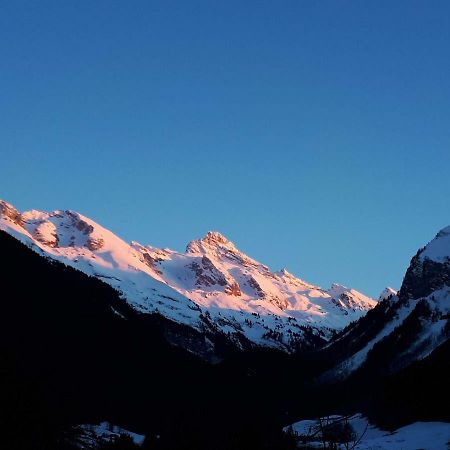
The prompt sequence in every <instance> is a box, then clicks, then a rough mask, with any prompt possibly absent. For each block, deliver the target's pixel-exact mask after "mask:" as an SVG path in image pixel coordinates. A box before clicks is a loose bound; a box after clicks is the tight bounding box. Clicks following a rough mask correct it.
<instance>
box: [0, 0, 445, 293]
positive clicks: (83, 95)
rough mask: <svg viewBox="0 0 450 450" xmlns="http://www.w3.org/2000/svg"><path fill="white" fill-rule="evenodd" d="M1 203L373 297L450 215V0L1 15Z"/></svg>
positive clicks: (173, 5) (92, 8)
mask: <svg viewBox="0 0 450 450" xmlns="http://www.w3.org/2000/svg"><path fill="white" fill-rule="evenodd" d="M0 83H1V95H0V152H1V160H0V164H1V165H0V168H1V170H0V198H4V199H5V200H7V201H9V202H11V203H13V204H15V205H16V206H17V207H18V208H19V209H45V210H53V209H74V210H77V211H79V212H81V213H83V214H85V215H87V216H89V217H91V218H93V219H94V220H97V221H98V222H100V223H101V224H102V225H104V226H106V227H107V228H110V229H111V230H113V231H114V232H116V233H117V234H119V235H120V236H122V237H123V238H125V239H126V240H132V239H133V240H137V241H139V242H141V243H143V244H152V245H155V246H162V247H166V246H167V247H171V248H174V249H177V250H183V249H184V247H185V245H186V243H187V241H189V240H190V239H193V238H196V237H200V236H202V235H203V234H204V233H205V232H206V231H207V230H210V229H212V230H219V231H221V232H222V233H223V234H225V235H226V236H228V237H229V239H231V240H232V241H234V242H235V243H236V245H237V246H238V247H239V248H240V249H242V250H243V251H245V252H247V253H248V254H249V255H251V256H252V257H254V258H256V259H258V260H260V261H262V262H264V263H266V264H267V265H269V266H270V268H271V269H274V270H278V269H279V268H281V267H286V268H287V269H288V270H290V271H291V272H293V273H294V274H296V275H298V276H300V277H302V278H304V279H306V280H308V281H310V282H313V283H318V284H320V285H323V286H324V287H327V286H328V285H329V284H330V283H331V282H334V281H336V282H340V283H342V284H346V285H349V286H353V287H355V288H357V289H359V290H361V291H363V292H365V293H367V294H370V295H373V296H377V295H378V294H379V292H380V291H381V290H382V289H383V288H384V286H385V285H392V286H393V287H399V285H400V282H401V279H402V276H403V273H404V271H405V269H406V267H407V265H408V263H409V260H410V258H411V256H412V255H413V254H414V253H415V252H416V250H417V248H418V247H420V246H422V245H423V244H424V243H426V242H427V241H428V240H429V239H431V238H432V237H433V236H434V235H435V233H436V232H437V231H438V230H439V229H440V228H442V227H444V226H446V225H449V224H450V205H449V200H450V2H448V1H425V0H423V1H414V0H408V1H398V0H397V1H392V0H389V1H374V2H369V1H367V2H363V1H356V0H355V1H345V0H333V1H313V0H311V1H301V0H295V1H273V0H272V1H264V0H262V1H243V0H239V1H224V2H218V1H211V0H208V1H195V0H191V1H185V0H183V1H170V0H164V1H150V0H147V1H137V0H136V1H112V0H107V1H99V0H96V1H83V0H77V1H59V0H58V1H56V0H55V1H45V0H41V1H34V0H33V1H21V0H15V1H11V2H2V5H1V8H0Z"/></svg>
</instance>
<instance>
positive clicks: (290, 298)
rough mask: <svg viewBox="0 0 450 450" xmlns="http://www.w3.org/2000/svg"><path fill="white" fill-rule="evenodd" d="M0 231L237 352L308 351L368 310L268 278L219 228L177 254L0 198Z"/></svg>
mask: <svg viewBox="0 0 450 450" xmlns="http://www.w3.org/2000/svg"><path fill="white" fill-rule="evenodd" d="M0 229H2V230H4V231H6V232H7V233H9V234H11V235H12V236H14V237H16V238H18V239H19V240H20V241H22V242H24V243H25V244H27V245H28V246H30V247H31V248H32V249H33V250H35V251H37V252H38V253H40V254H42V255H45V256H47V257H49V258H52V259H56V260H58V261H61V262H64V263H65V264H67V265H70V266H72V267H74V268H77V269H78V270H81V271H82V272H84V273H86V274H88V275H91V276H95V277H97V278H99V279H101V280H103V281H105V282H106V283H108V284H110V285H111V286H112V287H114V288H115V289H117V290H118V291H119V292H120V293H121V295H122V297H123V298H124V300H126V301H127V302H128V303H129V304H130V305H131V306H132V307H133V308H135V309H136V310H137V311H139V312H141V313H145V314H146V313H149V314H152V313H158V314H160V315H162V316H164V317H166V318H168V319H170V320H172V321H174V322H177V323H180V324H185V325H188V326H190V327H192V328H194V329H195V330H197V331H200V332H206V333H208V334H211V333H212V334H214V333H221V334H223V335H225V336H226V337H227V338H228V339H229V340H230V341H232V342H233V343H234V344H235V345H238V346H240V347H245V346H249V345H257V346H267V347H274V348H280V349H284V350H287V351H296V350H297V349H299V348H303V347H308V346H311V345H313V346H317V345H318V344H320V343H324V342H326V341H329V340H330V339H331V337H332V336H333V335H334V334H335V332H336V331H339V330H341V329H343V328H344V327H345V326H346V325H348V324H349V323H351V322H352V321H355V320H357V319H358V318H360V317H362V316H363V315H364V314H365V313H366V312H367V311H369V310H370V309H372V308H374V307H375V306H376V305H377V302H376V301H375V300H374V299H372V298H370V297H367V296H365V295H363V294H361V293H360V292H358V291H356V290H354V289H349V288H346V287H344V286H341V285H339V284H333V285H332V286H331V288H329V289H322V288H320V287H318V286H314V285H312V284H309V283H307V282H305V281H303V280H301V279H299V278H297V277H295V276H294V275H292V274H290V273H289V272H288V271H287V270H286V269H282V270H280V271H278V272H271V271H270V270H269V268H268V267H267V266H265V265H263V264H261V263H259V262H258V261H255V260H254V259H252V258H250V257H249V256H247V255H245V254H244V253H242V252H240V251H239V250H238V249H237V248H236V247H235V245H234V244H233V243H232V242H230V241H229V240H228V239H226V238H225V237H224V236H223V235H221V234H220V233H218V232H208V233H207V234H206V236H204V237H203V238H202V239H198V240H193V241H191V242H189V244H188V245H187V248H186V252H185V253H179V252H176V251H173V250H169V249H158V248H154V247H151V246H148V245H147V246H146V245H141V244H139V243H137V242H131V243H129V244H128V243H126V242H124V241H123V240H122V239H120V238H119V237H117V236H116V235H114V234H113V233H112V232H111V231H108V230H107V229H105V228H103V227H102V226H100V225H98V224H97V223H95V222H94V221H92V220H91V219H89V218H87V217H84V216H83V215H81V214H79V213H77V212H74V211H59V210H58V211H53V212H50V213H48V212H42V211H34V210H33V211H27V212H23V213H21V212H19V211H17V209H15V208H14V207H13V206H12V205H10V204H8V203H6V202H4V201H0ZM211 351H213V350H211Z"/></svg>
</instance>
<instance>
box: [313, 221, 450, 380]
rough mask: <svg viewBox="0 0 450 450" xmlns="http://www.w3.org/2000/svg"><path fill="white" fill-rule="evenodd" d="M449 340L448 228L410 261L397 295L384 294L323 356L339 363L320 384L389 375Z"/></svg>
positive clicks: (387, 292) (449, 268) (389, 290)
mask: <svg viewBox="0 0 450 450" xmlns="http://www.w3.org/2000/svg"><path fill="white" fill-rule="evenodd" d="M449 338H450V227H447V228H444V229H443V230H441V231H440V232H439V233H438V234H437V235H436V237H435V238H434V239H433V240H432V241H431V242H430V243H429V244H427V245H426V246H425V247H424V248H422V249H420V250H419V251H418V252H417V254H416V255H415V256H414V257H413V258H412V260H411V263H410V265H409V268H408V270H407V271H406V274H405V277H404V280H403V283H402V287H401V289H400V291H399V292H398V293H396V292H395V291H394V290H393V289H391V288H387V289H385V290H384V291H383V293H382V294H381V296H380V302H379V304H378V306H377V307H376V308H374V309H373V310H372V311H370V312H369V313H368V314H367V315H366V316H365V317H363V318H361V319H360V320H359V321H358V322H356V323H354V324H352V325H351V326H350V327H348V329H346V330H344V332H343V333H342V334H341V335H339V336H337V338H336V339H335V341H334V342H333V343H332V344H331V345H330V346H329V347H328V348H327V349H326V350H325V351H329V352H331V353H334V354H335V355H341V361H340V362H339V363H338V364H337V366H336V367H335V368H334V369H332V370H331V371H330V372H328V373H327V374H326V375H325V376H324V377H322V378H324V379H332V380H336V379H339V378H345V377H348V376H349V375H350V374H352V373H353V372H355V371H356V370H358V369H364V370H365V371H366V372H371V373H392V372H396V371H398V370H399V369H401V368H403V367H406V366H408V365H409V364H411V362H413V361H417V360H421V359H424V358H425V357H427V356H428V355H429V354H430V353H431V352H433V350H435V349H436V348H437V347H438V346H440V345H441V344H443V343H444V342H445V341H447V340H448V339H449Z"/></svg>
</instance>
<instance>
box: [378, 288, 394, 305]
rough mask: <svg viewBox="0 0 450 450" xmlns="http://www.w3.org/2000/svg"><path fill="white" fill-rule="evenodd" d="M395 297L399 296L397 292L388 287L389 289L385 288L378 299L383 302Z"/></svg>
mask: <svg viewBox="0 0 450 450" xmlns="http://www.w3.org/2000/svg"><path fill="white" fill-rule="evenodd" d="M395 295H397V291H396V290H395V289H392V288H391V287H389V286H388V287H386V288H384V290H383V292H382V293H381V294H380V297H379V298H378V300H379V301H380V302H381V301H382V300H386V299H388V298H389V297H394V296H395Z"/></svg>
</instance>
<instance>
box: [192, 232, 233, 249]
mask: <svg viewBox="0 0 450 450" xmlns="http://www.w3.org/2000/svg"><path fill="white" fill-rule="evenodd" d="M218 249H224V250H226V251H228V250H231V251H235V252H236V251H237V249H236V247H235V246H234V244H233V243H232V242H231V241H229V240H228V239H227V238H226V237H225V236H224V235H223V234H222V233H219V232H218V231H208V232H207V233H206V234H205V236H203V237H202V238H201V239H195V240H193V241H190V242H189V244H188V245H187V247H186V252H187V253H207V252H208V250H218Z"/></svg>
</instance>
